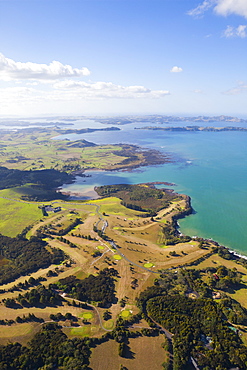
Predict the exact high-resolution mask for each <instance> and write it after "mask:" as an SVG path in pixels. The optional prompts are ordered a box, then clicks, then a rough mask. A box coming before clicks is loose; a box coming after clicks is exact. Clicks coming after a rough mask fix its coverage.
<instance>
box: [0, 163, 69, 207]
mask: <svg viewBox="0 0 247 370" xmlns="http://www.w3.org/2000/svg"><path fill="white" fill-rule="evenodd" d="M73 180H74V177H73V176H71V175H69V174H67V173H66V172H60V171H56V170H54V169H46V170H36V171H32V170H30V171H21V170H15V169H8V168H6V167H0V189H6V188H12V187H15V186H21V185H25V184H35V185H36V187H34V188H33V189H32V190H33V192H32V194H30V195H27V196H26V198H25V199H26V200H42V201H46V200H51V199H57V198H58V197H60V198H61V197H62V198H66V197H65V196H63V195H62V194H59V193H57V192H55V191H52V190H51V189H56V188H58V187H59V186H61V185H62V184H64V183H69V182H72V181H73ZM36 189H37V191H36V194H35V190H36ZM41 190H43V191H41ZM24 197H25V196H24Z"/></svg>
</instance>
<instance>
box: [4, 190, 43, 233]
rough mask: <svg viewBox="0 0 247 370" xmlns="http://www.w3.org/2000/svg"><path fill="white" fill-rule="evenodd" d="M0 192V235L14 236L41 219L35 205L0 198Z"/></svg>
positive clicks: (40, 213)
mask: <svg viewBox="0 0 247 370" xmlns="http://www.w3.org/2000/svg"><path fill="white" fill-rule="evenodd" d="M2 196H5V195H2V191H0V233H2V234H4V235H7V236H12V237H13V236H16V235H17V234H19V233H20V232H21V231H22V230H23V229H24V228H25V227H27V226H29V225H30V224H33V223H34V222H36V221H38V220H40V218H42V216H43V215H42V212H41V210H40V209H39V208H38V204H37V203H26V202H22V201H15V200H8V199H3V198H1V197H2Z"/></svg>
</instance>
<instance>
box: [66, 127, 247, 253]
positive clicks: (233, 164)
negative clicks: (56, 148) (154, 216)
mask: <svg viewBox="0 0 247 370" xmlns="http://www.w3.org/2000/svg"><path fill="white" fill-rule="evenodd" d="M77 125H78V126H79V123H77ZM151 125H152V123H150V126H151ZM179 125H181V124H179ZM210 125H211V126H222V122H220V123H218V122H215V123H213V124H210ZM82 126H83V124H82ZM136 126H137V124H129V125H124V126H120V128H121V131H117V132H116V131H109V132H105V131H101V132H93V133H88V134H82V135H76V134H70V135H67V136H66V137H68V138H69V139H70V140H78V139H85V140H88V141H92V142H95V143H97V144H109V143H131V144H136V145H141V146H143V147H146V148H153V149H157V150H160V151H161V152H164V153H170V156H171V159H172V160H173V163H166V164H164V165H161V166H149V167H143V168H141V169H137V170H133V171H131V172H126V171H122V172H120V171H118V172H105V171H90V172H87V173H89V174H90V176H91V177H87V178H80V177H77V179H76V182H75V183H74V184H70V185H67V186H64V188H63V190H64V191H71V192H75V193H83V194H82V196H81V197H82V198H85V199H87V198H90V197H91V196H92V193H91V191H92V190H93V188H94V186H99V185H106V184H117V183H130V184H134V183H142V182H152V181H166V182H172V183H175V184H176V187H174V190H175V191H176V192H179V193H184V194H187V195H189V196H190V197H191V199H192V206H193V208H194V210H195V214H193V215H191V216H188V217H186V218H185V219H182V220H180V221H179V224H180V228H181V232H182V233H183V234H187V235H191V236H193V235H197V236H201V237H205V238H212V239H214V240H216V241H218V242H219V243H220V244H222V245H225V246H227V247H229V248H231V249H234V250H235V251H237V252H239V253H242V254H245V255H247V234H246V220H247V192H246V185H247V146H246V139H247V133H246V132H237V131H236V132H205V131H204V132H167V131H152V130H135V127H136ZM138 126H139V127H141V126H144V124H141V123H138ZM145 126H147V124H146V123H145ZM101 127H107V125H101ZM64 137H65V136H61V137H60V138H61V139H62V138H64Z"/></svg>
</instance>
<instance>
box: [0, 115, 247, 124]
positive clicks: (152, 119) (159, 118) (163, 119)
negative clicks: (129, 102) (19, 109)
mask: <svg viewBox="0 0 247 370" xmlns="http://www.w3.org/2000/svg"><path fill="white" fill-rule="evenodd" d="M34 119H36V120H37V122H34ZM81 120H92V121H97V122H99V123H102V124H105V125H119V126H121V125H127V124H130V123H144V122H149V123H155V124H161V125H162V124H171V123H175V124H176V123H177V122H191V123H199V122H208V123H210V122H211V123H212V122H228V123H232V124H236V123H238V124H239V123H247V119H243V118H239V117H232V116H225V115H220V116H195V117H194V116H192V117H183V116H166V115H162V114H161V115H158V114H153V115H130V116H116V117H108V116H90V117H87V116H77V117H74V116H68V117H64V116H54V117H42V121H40V117H35V118H34V117H33V118H20V119H18V118H17V119H16V118H14V119H11V118H0V125H2V126H9V127H11V126H19V127H21V126H73V125H74V123H73V122H76V121H81Z"/></svg>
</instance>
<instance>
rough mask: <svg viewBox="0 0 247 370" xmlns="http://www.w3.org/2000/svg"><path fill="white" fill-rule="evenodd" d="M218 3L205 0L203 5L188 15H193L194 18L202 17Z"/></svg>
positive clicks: (213, 0)
mask: <svg viewBox="0 0 247 370" xmlns="http://www.w3.org/2000/svg"><path fill="white" fill-rule="evenodd" d="M216 1H217V0H204V1H203V3H201V4H199V5H198V6H197V7H196V8H194V9H191V10H189V11H188V12H187V14H188V15H191V16H192V17H200V16H202V15H203V14H204V13H205V12H206V11H207V10H209V9H210V8H212V6H213V5H214V4H215V3H216Z"/></svg>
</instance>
